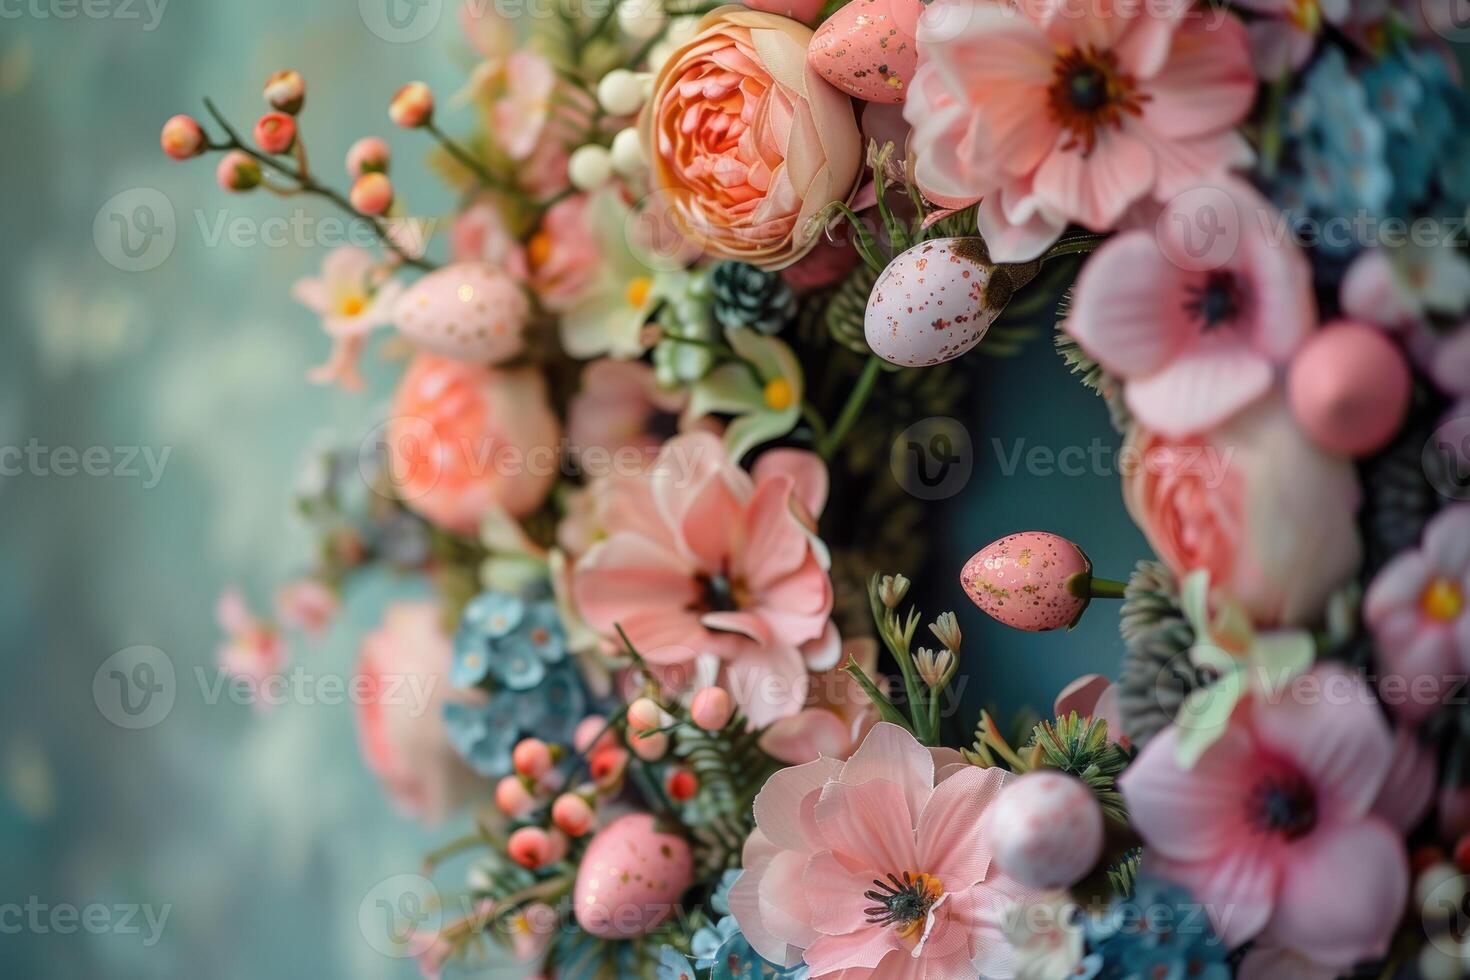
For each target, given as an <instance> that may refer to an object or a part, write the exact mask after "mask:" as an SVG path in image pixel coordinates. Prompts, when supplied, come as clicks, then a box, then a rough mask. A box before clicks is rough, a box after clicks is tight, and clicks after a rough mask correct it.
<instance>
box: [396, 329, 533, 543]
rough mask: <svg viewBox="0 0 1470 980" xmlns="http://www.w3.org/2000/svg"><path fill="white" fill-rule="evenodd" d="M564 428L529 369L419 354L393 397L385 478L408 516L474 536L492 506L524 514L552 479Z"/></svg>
mask: <svg viewBox="0 0 1470 980" xmlns="http://www.w3.org/2000/svg"><path fill="white" fill-rule="evenodd" d="M560 439H561V425H560V423H559V422H558V421H557V419H556V416H555V415H553V414H552V411H551V409H550V407H548V405H547V402H546V383H545V381H544V380H542V378H541V375H540V374H538V373H537V372H536V371H535V370H534V369H532V368H522V369H517V370H499V369H495V368H488V367H482V366H481V365H478V364H468V363H466V362H464V361H456V360H451V359H450V358H447V357H440V356H438V355H436V354H419V355H418V356H416V357H415V358H414V359H413V361H412V362H411V363H410V364H409V366H408V371H407V372H405V373H404V375H403V380H402V381H400V382H399V383H398V391H397V392H396V393H395V394H394V396H393V416H392V419H391V420H390V421H389V423H388V431H387V451H388V472H389V477H390V479H391V480H392V482H393V487H394V489H395V490H396V491H397V493H398V495H399V497H400V498H401V499H402V500H403V502H404V504H406V505H407V506H408V507H409V508H410V509H411V510H413V511H415V512H417V513H418V514H420V515H421V516H423V517H424V518H426V519H428V520H430V521H433V522H434V523H435V524H438V525H439V526H440V527H444V528H447V529H449V530H451V531H455V532H457V533H459V534H473V533H474V532H475V531H476V530H477V529H478V528H479V525H480V521H481V519H482V518H483V517H484V516H485V514H486V513H487V512H488V511H490V509H491V508H494V507H499V508H502V509H504V510H505V511H506V512H507V513H509V514H510V515H511V516H512V517H524V516H525V515H527V514H529V513H531V512H532V511H534V510H535V509H536V508H537V507H540V506H541V502H542V501H543V500H545V499H546V495H547V493H549V492H550V491H551V487H552V484H553V483H555V482H556V477H557V472H558V451H559V445H558V443H559V441H560Z"/></svg>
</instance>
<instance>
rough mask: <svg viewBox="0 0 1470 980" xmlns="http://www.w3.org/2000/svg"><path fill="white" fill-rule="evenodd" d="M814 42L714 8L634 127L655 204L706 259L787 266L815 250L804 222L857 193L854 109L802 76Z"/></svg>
mask: <svg viewBox="0 0 1470 980" xmlns="http://www.w3.org/2000/svg"><path fill="white" fill-rule="evenodd" d="M811 36H812V32H811V31H810V30H809V29H808V28H805V27H803V26H802V25H801V24H798V23H797V22H796V21H794V20H788V19H787V18H785V17H779V16H777V15H775V14H767V13H760V12H757V11H752V10H742V9H740V8H738V7H722V8H721V9H719V10H717V11H715V12H714V13H711V14H708V15H707V16H706V17H705V18H704V20H702V21H700V24H699V29H698V33H697V34H696V35H695V37H694V39H693V40H691V41H689V42H688V43H686V44H684V45H683V46H682V47H680V48H679V49H678V50H676V51H675V52H674V53H673V54H672V55H671V56H670V57H669V59H668V60H667V61H665V62H664V64H663V67H662V68H661V69H660V70H659V73H658V78H657V79H656V80H655V82H654V89H653V98H652V100H651V101H650V102H649V104H648V106H647V108H645V110H644V112H643V117H642V120H641V125H642V128H643V138H644V148H645V150H646V152H647V155H648V159H649V161H650V162H651V164H652V176H653V184H654V187H655V188H656V189H657V190H658V191H660V192H661V195H656V196H655V200H656V201H658V198H659V196H662V197H663V198H664V200H662V201H659V202H658V206H660V207H665V206H666V207H667V208H668V209H669V211H670V212H671V214H670V215H669V217H671V218H672V220H673V221H674V222H675V224H676V225H677V226H678V227H679V228H680V229H681V230H682V231H683V232H684V233H685V235H686V236H688V237H689V238H690V239H691V240H692V241H693V242H696V243H698V244H699V245H700V246H701V247H703V248H704V249H705V250H706V251H708V252H709V253H710V254H712V255H716V256H719V257H721V258H728V259H738V260H740V261H742V262H748V263H750V264H752V265H757V266H760V267H761V268H764V269H780V268H783V267H785V266H787V265H790V264H791V263H792V262H795V261H796V260H797V259H799V258H801V257H802V256H803V255H805V254H806V253H807V252H808V251H809V250H810V249H811V247H812V246H813V245H815V244H816V241H817V237H818V236H817V235H816V234H809V233H808V231H809V230H808V229H807V227H806V225H807V222H808V219H810V218H811V217H812V216H813V215H815V214H816V213H817V212H818V211H820V210H821V209H822V208H824V207H826V206H827V205H828V204H831V203H832V202H833V201H844V200H846V199H847V197H848V196H849V195H850V194H851V193H852V192H853V190H855V184H856V182H857V178H858V173H859V165H860V164H861V162H862V152H861V151H862V147H861V139H860V137H859V136H858V127H857V120H856V118H855V117H854V115H853V110H852V100H851V99H849V98H848V97H847V96H846V95H844V94H843V93H842V92H839V91H838V90H837V89H835V88H833V87H832V86H830V85H828V84H827V83H826V82H825V81H823V80H822V78H821V76H820V75H818V74H817V72H815V71H814V70H812V69H811V68H809V67H807V63H806V49H807V44H808V43H809V42H810V41H811Z"/></svg>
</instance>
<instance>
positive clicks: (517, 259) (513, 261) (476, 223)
mask: <svg viewBox="0 0 1470 980" xmlns="http://www.w3.org/2000/svg"><path fill="white" fill-rule="evenodd" d="M449 251H450V255H451V256H453V258H454V261H455V262H488V263H490V264H491V265H493V266H495V267H497V268H499V269H501V270H502V271H504V272H505V273H506V274H507V275H509V276H511V277H512V278H514V279H518V280H520V279H525V278H526V275H527V273H528V271H529V270H528V269H527V266H526V250H525V249H524V248H522V247H521V243H520V241H519V240H518V239H517V238H516V236H515V235H513V234H512V233H511V230H510V227H509V226H508V225H507V224H506V223H505V216H504V214H503V212H502V210H501V207H500V205H499V204H498V203H497V202H496V201H494V200H489V199H481V200H479V201H476V202H475V203H474V204H471V205H470V206H469V207H468V208H466V209H465V210H463V211H461V212H460V213H459V214H458V215H456V216H455V219H454V225H453V226H452V227H451V228H450V231H449Z"/></svg>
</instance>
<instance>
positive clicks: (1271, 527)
mask: <svg viewBox="0 0 1470 980" xmlns="http://www.w3.org/2000/svg"><path fill="white" fill-rule="evenodd" d="M1123 452H1124V457H1123V459H1124V469H1125V473H1124V477H1123V500H1124V502H1125V503H1126V504H1127V506H1128V513H1129V514H1131V515H1132V517H1133V520H1134V522H1135V523H1136V524H1138V526H1139V527H1141V528H1142V529H1143V533H1144V535H1145V536H1146V537H1147V538H1148V541H1149V544H1150V545H1152V546H1153V549H1154V552H1155V553H1156V554H1158V556H1159V557H1160V558H1161V559H1163V561H1164V563H1165V564H1167V565H1168V566H1169V568H1170V569H1171V570H1172V571H1173V572H1174V574H1175V575H1177V576H1179V577H1180V578H1181V579H1182V578H1184V577H1185V576H1186V575H1188V574H1189V573H1190V572H1192V571H1194V570H1196V569H1201V568H1202V569H1206V570H1207V571H1209V573H1210V582H1211V584H1212V587H1215V588H1219V589H1223V590H1224V591H1225V592H1226V593H1229V594H1230V595H1232V596H1234V597H1235V598H1236V599H1237V600H1238V601H1239V602H1240V603H1241V605H1242V606H1243V607H1244V608H1245V610H1246V611H1247V612H1248V613H1249V614H1250V616H1251V618H1252V619H1253V620H1254V621H1255V623H1256V625H1257V626H1263V627H1264V626H1276V625H1280V626H1302V625H1309V624H1311V623H1312V622H1314V621H1315V620H1316V618H1317V615H1318V613H1320V612H1321V610H1322V607H1323V605H1324V604H1325V603H1326V601H1327V598H1328V596H1329V595H1331V593H1332V591H1333V590H1334V589H1336V588H1338V587H1339V586H1341V585H1343V584H1344V583H1346V582H1347V581H1348V580H1349V579H1350V578H1351V577H1352V576H1353V574H1354V573H1355V572H1356V571H1357V569H1358V562H1359V560H1360V559H1361V557H1362V544H1361V541H1360V539H1359V537H1358V529H1357V525H1356V522H1355V515H1356V513H1357V509H1358V504H1359V501H1360V498H1361V490H1360V488H1359V486H1358V479H1357V475H1356V474H1355V473H1354V471H1353V467H1352V464H1351V463H1350V462H1349V461H1348V460H1347V459H1345V458H1343V457H1340V456H1334V455H1331V454H1329V453H1327V452H1325V451H1323V450H1321V449H1319V448H1317V446H1316V445H1315V444H1314V443H1312V441H1311V440H1310V439H1308V438H1307V437H1306V435H1304V434H1303V433H1302V431H1301V430H1300V429H1299V428H1297V425H1296V423H1295V421H1293V419H1292V417H1291V411H1290V409H1288V408H1287V407H1286V403H1285V399H1284V398H1282V397H1281V396H1280V395H1279V394H1275V395H1272V396H1270V397H1269V398H1266V399H1264V400H1262V401H1261V402H1260V403H1258V404H1256V405H1254V406H1252V407H1251V408H1250V409H1248V410H1247V411H1245V412H1243V413H1242V414H1240V415H1238V416H1236V417H1235V418H1234V419H1232V420H1231V421H1230V422H1229V423H1228V424H1226V425H1225V426H1223V427H1222V428H1220V429H1217V430H1215V431H1214V432H1213V433H1210V434H1207V435H1202V436H1190V437H1187V438H1184V439H1169V438H1166V437H1164V436H1162V435H1159V434H1157V433H1154V432H1150V431H1148V430H1147V429H1144V428H1142V427H1136V428H1135V429H1134V431H1133V432H1132V434H1131V435H1130V436H1129V438H1128V441H1127V443H1126V444H1125V448H1124V451H1123Z"/></svg>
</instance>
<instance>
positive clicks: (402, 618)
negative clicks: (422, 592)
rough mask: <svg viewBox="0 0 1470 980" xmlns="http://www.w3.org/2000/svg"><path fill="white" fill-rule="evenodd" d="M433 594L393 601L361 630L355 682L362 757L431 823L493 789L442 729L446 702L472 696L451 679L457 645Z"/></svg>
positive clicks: (406, 805)
mask: <svg viewBox="0 0 1470 980" xmlns="http://www.w3.org/2000/svg"><path fill="white" fill-rule="evenodd" d="M440 619H441V613H440V610H439V606H438V605H437V604H436V603H433V602H402V603H394V604H392V605H390V606H388V608H387V609H386V610H384V612H383V622H382V625H380V626H379V627H378V628H377V629H376V630H373V631H372V632H371V633H368V634H367V635H366V636H365V637H363V641H362V650H361V652H360V653H359V654H358V661H357V678H358V681H357V683H359V684H362V685H363V689H364V691H365V696H364V697H363V698H362V699H361V700H360V701H359V702H358V703H357V736H358V744H359V746H360V747H361V749H362V757H363V759H364V760H366V762H367V764H368V767H369V768H370V769H372V771H373V772H374V773H375V774H376V775H377V777H378V779H380V780H381V781H382V783H383V786H384V788H385V789H386V790H387V791H388V795H389V796H391V797H392V798H393V802H394V803H395V804H396V805H397V806H398V808H399V809H400V810H401V811H402V812H404V813H406V814H408V815H409V816H412V817H415V818H417V819H419V820H422V821H423V822H424V823H427V824H437V823H439V822H441V821H442V820H443V819H444V818H445V817H447V816H448V815H449V814H450V812H452V811H453V810H454V809H455V808H457V807H459V806H461V805H462V804H464V803H467V802H469V801H470V800H471V799H473V798H474V797H476V796H481V795H484V794H485V793H486V792H487V789H486V785H485V781H484V780H483V779H481V778H480V777H479V776H477V775H476V774H475V772H474V771H473V770H472V769H470V767H469V766H468V765H466V764H465V762H464V760H463V759H461V758H460V756H459V753H458V752H456V751H455V750H454V746H453V745H451V744H450V742H449V736H448V734H447V733H446V732H445V729H444V719H443V717H442V712H443V707H444V704H445V702H446V701H447V700H448V699H449V698H451V697H454V698H461V699H469V698H473V697H475V696H476V695H475V694H473V693H472V692H465V691H457V690H455V689H454V686H453V685H452V684H450V683H449V667H450V663H451V661H452V660H453V656H454V655H453V650H452V648H451V644H450V642H449V637H448V636H447V635H445V633H444V630H443V629H442V628H441V626H440Z"/></svg>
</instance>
